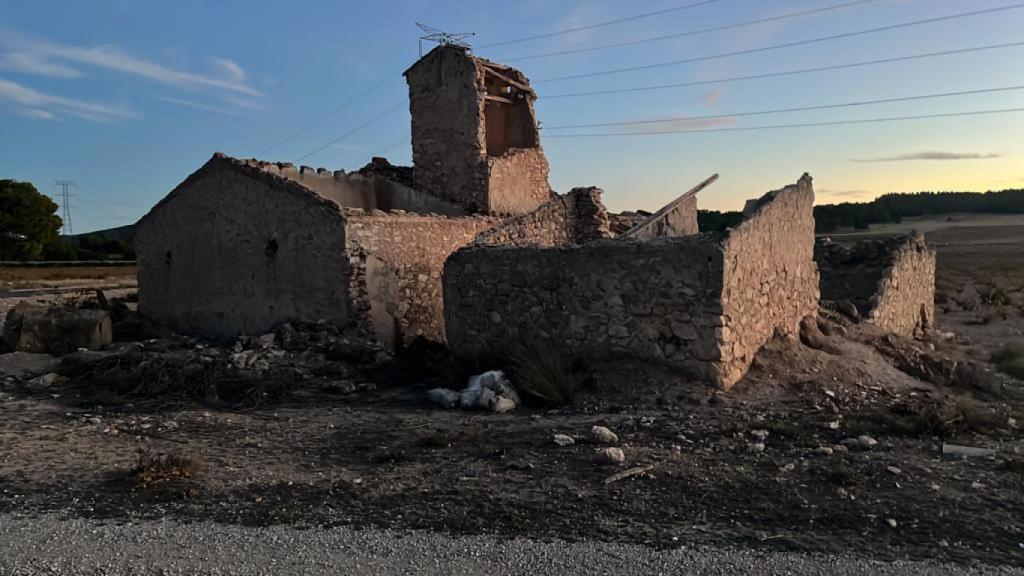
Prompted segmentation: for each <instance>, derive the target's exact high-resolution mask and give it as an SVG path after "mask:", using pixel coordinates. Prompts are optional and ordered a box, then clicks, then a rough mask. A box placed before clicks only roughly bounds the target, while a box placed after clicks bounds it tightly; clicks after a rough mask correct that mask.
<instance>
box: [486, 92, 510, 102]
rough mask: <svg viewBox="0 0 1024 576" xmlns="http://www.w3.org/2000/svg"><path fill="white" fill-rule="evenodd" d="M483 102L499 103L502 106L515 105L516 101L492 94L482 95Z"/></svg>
mask: <svg viewBox="0 0 1024 576" xmlns="http://www.w3.org/2000/svg"><path fill="white" fill-rule="evenodd" d="M484 100H490V101H492V102H501V103H502V104H515V103H516V101H515V100H512V99H510V98H505V97H504V96H494V95H493V94H484Z"/></svg>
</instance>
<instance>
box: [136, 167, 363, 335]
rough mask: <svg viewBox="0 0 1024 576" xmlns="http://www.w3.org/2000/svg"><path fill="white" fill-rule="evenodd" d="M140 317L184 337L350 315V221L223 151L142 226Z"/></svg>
mask: <svg viewBox="0 0 1024 576" xmlns="http://www.w3.org/2000/svg"><path fill="white" fill-rule="evenodd" d="M135 242H136V250H137V253H138V260H139V311H140V312H141V313H142V314H143V315H145V316H146V317H148V318H150V319H152V320H155V321H157V322H159V323H162V324H165V325H168V326H170V327H172V328H175V329H178V330H182V331H186V332H203V333H207V334H215V335H221V336H235V335H239V334H261V333H264V332H267V331H269V330H272V329H273V328H274V327H275V326H276V325H277V324H278V323H280V322H283V321H285V320H287V319H288V318H291V317H294V316H299V317H304V318H313V319H326V320H329V321H332V322H336V323H339V324H345V323H347V321H348V319H349V307H348V290H347V278H348V269H347V266H346V261H345V257H344V250H345V226H344V220H343V219H342V215H341V213H340V211H339V209H338V207H337V205H336V204H335V203H333V202H329V201H327V200H325V199H324V198H322V197H320V196H319V195H317V194H314V193H312V192H310V191H309V190H307V189H305V188H303V187H302V186H300V185H298V184H296V183H294V182H291V181H289V180H287V179H284V178H281V177H279V176H275V175H272V174H269V173H267V172H264V171H262V170H259V169H257V168H254V167H251V166H248V165H246V164H244V163H243V162H241V161H238V160H234V159H231V158H227V157H225V156H223V155H216V156H214V158H213V159H211V160H210V161H209V162H207V163H206V165H204V166H203V167H202V168H200V169H199V170H198V171H196V172H195V173H194V174H192V175H191V176H189V178H187V179H186V180H185V181H184V182H183V183H182V184H181V185H179V186H178V187H177V188H175V190H174V191H172V192H171V193H170V194H169V195H168V196H167V197H166V198H164V199H163V200H161V201H160V202H159V203H158V204H157V205H156V207H154V208H153V209H152V210H151V211H150V212H149V214H147V215H146V216H144V217H143V218H142V219H141V220H140V221H139V224H138V225H137V234H136V240H135Z"/></svg>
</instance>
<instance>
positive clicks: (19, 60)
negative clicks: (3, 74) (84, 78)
mask: <svg viewBox="0 0 1024 576" xmlns="http://www.w3.org/2000/svg"><path fill="white" fill-rule="evenodd" d="M0 68H3V69H5V70H12V71H14V72H24V73H26V74H35V75H37V76H50V77H53V78H76V77H78V76H81V75H82V73H81V72H79V71H78V70H76V69H74V68H72V67H70V66H65V65H63V64H59V63H56V62H51V61H49V60H47V59H46V57H45V56H43V55H41V54H37V53H34V52H8V53H6V54H0Z"/></svg>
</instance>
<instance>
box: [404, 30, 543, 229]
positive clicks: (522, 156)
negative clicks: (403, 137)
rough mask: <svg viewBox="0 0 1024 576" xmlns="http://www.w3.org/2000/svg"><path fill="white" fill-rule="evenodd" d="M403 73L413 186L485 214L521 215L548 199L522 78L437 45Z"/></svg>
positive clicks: (528, 94) (533, 119)
mask: <svg viewBox="0 0 1024 576" xmlns="http://www.w3.org/2000/svg"><path fill="white" fill-rule="evenodd" d="M405 78H406V81H407V83H408V85H409V111H410V113H411V115H412V151H413V164H414V165H415V180H416V187H417V188H419V189H421V190H425V191H427V192H429V193H430V194H432V195H434V196H437V197H440V198H443V199H446V200H448V201H451V202H454V203H456V204H459V205H460V206H462V207H464V208H465V209H466V210H468V211H469V212H485V213H490V214H522V213H525V212H529V211H531V210H533V209H535V208H537V206H539V205H540V204H542V203H544V202H546V201H547V200H548V199H549V198H550V189H551V188H550V186H549V184H548V162H547V159H546V158H545V156H544V152H543V150H542V149H541V146H540V134H539V131H538V129H537V121H536V113H535V111H534V109H533V102H534V100H535V99H536V97H537V96H536V94H535V93H534V92H533V90H532V89H531V88H530V86H529V81H528V80H527V79H526V76H525V75H523V74H522V73H521V72H519V71H518V70H515V69H512V68H509V67H507V66H501V65H499V64H495V63H493V62H490V61H488V60H485V59H483V58H477V57H474V56H473V55H472V54H470V53H469V52H468V51H467V50H466V49H464V48H460V47H457V46H438V47H436V48H434V49H433V50H431V51H430V52H429V53H428V54H427V55H426V56H424V57H423V58H420V60H419V61H417V62H416V63H415V64H414V65H413V66H412V67H410V68H409V69H408V70H406V72H405Z"/></svg>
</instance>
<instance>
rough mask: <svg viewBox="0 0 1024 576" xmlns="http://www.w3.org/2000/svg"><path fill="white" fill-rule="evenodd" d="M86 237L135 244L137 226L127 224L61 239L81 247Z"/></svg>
mask: <svg viewBox="0 0 1024 576" xmlns="http://www.w3.org/2000/svg"><path fill="white" fill-rule="evenodd" d="M86 236H93V237H99V238H102V239H103V240H115V241H117V240H124V241H127V242H133V241H134V240H135V224H127V225H125V226H118V227H117V228H107V229H106V230H96V231H94V232H86V233H84V234H71V235H67V236H61V239H62V240H66V241H67V242H70V243H72V244H74V245H75V246H79V245H81V243H82V239H83V238H85V237H86Z"/></svg>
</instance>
